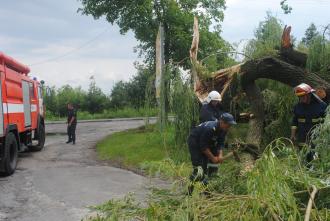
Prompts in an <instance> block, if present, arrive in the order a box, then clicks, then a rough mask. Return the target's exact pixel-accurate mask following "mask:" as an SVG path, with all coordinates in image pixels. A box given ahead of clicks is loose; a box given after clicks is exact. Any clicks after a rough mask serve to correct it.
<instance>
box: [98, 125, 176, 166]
mask: <svg viewBox="0 0 330 221" xmlns="http://www.w3.org/2000/svg"><path fill="white" fill-rule="evenodd" d="M172 131H173V130H172V129H171V128H170V127H169V128H167V129H166V130H165V131H164V132H162V133H160V131H158V130H157V129H156V128H155V127H154V126H148V127H146V128H145V127H141V128H138V129H132V130H128V131H124V132H118V133H115V134H112V135H110V136H109V137H107V138H106V139H104V140H103V141H101V142H100V143H98V145H97V151H98V153H99V156H100V157H101V159H104V160H111V161H113V162H117V163H118V164H119V165H121V166H124V167H129V168H139V167H140V166H141V164H142V163H144V162H146V161H160V160H163V159H164V158H167V157H174V158H175V156H174V152H173V150H174V148H173V144H174V143H173V142H171V140H172V134H173V133H172Z"/></svg>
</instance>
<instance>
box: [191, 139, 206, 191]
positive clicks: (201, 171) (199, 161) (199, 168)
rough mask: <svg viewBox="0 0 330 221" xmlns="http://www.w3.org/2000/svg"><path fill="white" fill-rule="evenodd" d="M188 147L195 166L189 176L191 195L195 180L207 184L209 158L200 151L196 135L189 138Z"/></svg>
mask: <svg viewBox="0 0 330 221" xmlns="http://www.w3.org/2000/svg"><path fill="white" fill-rule="evenodd" d="M188 147H189V152H190V157H191V163H192V166H193V171H192V174H191V175H190V178H189V179H190V182H191V183H190V185H189V187H188V194H189V195H191V194H192V192H193V190H194V183H195V182H202V183H203V184H205V185H206V184H207V179H206V174H207V163H208V158H207V157H206V156H205V155H204V154H203V153H202V152H201V151H200V148H199V145H198V142H197V140H196V139H195V138H194V137H189V138H188Z"/></svg>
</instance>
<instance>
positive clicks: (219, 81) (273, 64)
mask: <svg viewBox="0 0 330 221" xmlns="http://www.w3.org/2000/svg"><path fill="white" fill-rule="evenodd" d="M290 33H291V27H285V28H284V31H283V35H282V44H281V48H280V49H279V53H278V56H276V57H264V58H260V59H251V60H247V61H246V62H244V63H241V64H238V65H235V66H232V67H229V68H226V69H222V70H219V71H216V72H214V73H212V74H211V76H208V78H207V79H203V78H202V77H203V76H202V74H201V73H199V72H198V70H200V66H202V64H201V63H200V62H199V61H198V60H197V53H198V42H199V31H198V21H197V19H196V18H195V23H194V37H193V41H192V45H191V50H190V60H191V63H192V73H193V79H194V85H195V87H194V88H195V93H196V96H197V97H198V98H199V100H200V101H201V102H202V101H204V99H205V98H206V97H207V94H208V92H210V91H212V90H217V91H218V92H219V93H221V95H223V96H224V95H225V93H226V92H227V91H228V88H230V86H231V84H232V82H233V79H234V78H235V76H236V75H237V76H238V77H239V78H240V83H241V86H242V88H243V92H245V93H246V97H247V99H248V101H249V103H250V109H251V113H252V115H253V116H254V117H253V118H252V119H250V121H249V130H248V134H247V138H246V141H247V143H251V144H253V145H254V146H257V147H260V144H261V138H262V135H263V132H264V126H265V125H264V120H265V113H264V104H263V97H262V95H261V92H260V90H259V88H258V87H257V85H256V83H255V82H256V80H258V79H262V78H264V79H271V80H274V81H278V82H281V83H283V84H286V85H288V86H290V87H295V86H297V85H299V84H301V83H306V84H309V85H311V86H312V87H314V88H316V89H318V88H319V89H320V92H322V93H323V96H326V97H327V98H328V99H329V98H330V83H329V82H327V81H326V80H324V79H322V78H321V77H319V76H318V75H317V74H316V73H309V72H307V71H306V69H305V66H306V61H307V55H306V54H304V53H301V52H299V51H296V50H295V49H294V48H293V44H292V43H291V35H290Z"/></svg>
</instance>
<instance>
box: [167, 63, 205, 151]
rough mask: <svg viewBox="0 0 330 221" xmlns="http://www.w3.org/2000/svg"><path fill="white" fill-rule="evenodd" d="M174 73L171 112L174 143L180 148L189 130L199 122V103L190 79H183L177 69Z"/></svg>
mask: <svg viewBox="0 0 330 221" xmlns="http://www.w3.org/2000/svg"><path fill="white" fill-rule="evenodd" d="M175 71H176V75H175V78H174V79H173V83H172V91H171V110H172V112H173V114H174V116H175V119H174V128H175V141H176V144H177V145H178V148H180V147H182V146H183V145H185V144H186V140H187V137H188V135H189V133H190V130H191V128H193V127H194V126H196V125H197V124H198V122H199V101H198V100H197V98H196V95H195V93H194V91H193V88H192V87H193V86H192V84H191V81H190V79H188V80H186V79H183V78H182V74H181V72H180V71H179V69H175Z"/></svg>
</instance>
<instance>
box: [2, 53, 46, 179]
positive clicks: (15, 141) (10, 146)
mask: <svg viewBox="0 0 330 221" xmlns="http://www.w3.org/2000/svg"><path fill="white" fill-rule="evenodd" d="M29 72H30V69H29V68H28V67H27V66H25V65H23V64H21V63H20V62H18V61H16V60H15V59H13V58H11V57H9V56H7V55H5V54H3V53H1V52H0V173H2V174H4V175H11V174H13V173H14V171H15V169H16V166H17V157H18V153H19V152H23V151H26V150H28V149H30V150H33V151H40V150H42V149H43V147H44V144H45V121H44V105H43V97H42V85H41V84H40V82H38V81H37V80H35V79H32V78H31V77H29V76H28V74H29ZM1 104H2V105H1Z"/></svg>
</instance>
